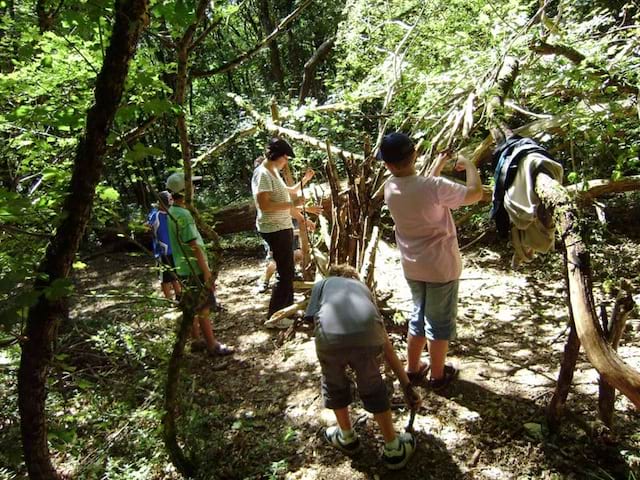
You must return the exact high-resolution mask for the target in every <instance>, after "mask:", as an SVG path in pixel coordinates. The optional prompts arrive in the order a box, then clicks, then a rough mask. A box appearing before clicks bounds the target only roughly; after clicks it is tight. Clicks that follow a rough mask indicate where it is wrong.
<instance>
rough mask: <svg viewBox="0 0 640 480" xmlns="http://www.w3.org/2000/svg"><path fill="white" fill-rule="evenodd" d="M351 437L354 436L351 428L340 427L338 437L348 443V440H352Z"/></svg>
mask: <svg viewBox="0 0 640 480" xmlns="http://www.w3.org/2000/svg"><path fill="white" fill-rule="evenodd" d="M353 437H354V433H353V428H350V429H349V430H342V429H340V438H341V439H342V440H344V441H345V442H347V443H350V440H353Z"/></svg>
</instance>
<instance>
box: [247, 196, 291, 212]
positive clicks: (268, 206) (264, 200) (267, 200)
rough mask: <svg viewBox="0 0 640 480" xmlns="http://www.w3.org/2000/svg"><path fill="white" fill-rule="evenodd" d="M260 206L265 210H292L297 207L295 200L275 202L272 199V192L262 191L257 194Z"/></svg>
mask: <svg viewBox="0 0 640 480" xmlns="http://www.w3.org/2000/svg"><path fill="white" fill-rule="evenodd" d="M256 201H257V203H258V208H259V209H260V210H262V211H263V212H280V211H282V210H291V209H292V208H294V207H295V203H294V202H273V201H272V200H271V192H260V193H258V194H257V195H256Z"/></svg>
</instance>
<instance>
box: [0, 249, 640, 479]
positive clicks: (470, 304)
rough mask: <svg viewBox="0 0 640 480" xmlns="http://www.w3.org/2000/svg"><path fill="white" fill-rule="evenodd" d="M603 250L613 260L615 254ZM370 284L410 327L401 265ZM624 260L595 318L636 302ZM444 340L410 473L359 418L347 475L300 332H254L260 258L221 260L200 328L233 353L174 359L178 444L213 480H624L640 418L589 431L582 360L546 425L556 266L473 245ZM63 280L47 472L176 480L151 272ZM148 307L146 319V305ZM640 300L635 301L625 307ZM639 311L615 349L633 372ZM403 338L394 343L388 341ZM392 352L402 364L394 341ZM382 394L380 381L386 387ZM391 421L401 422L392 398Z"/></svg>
mask: <svg viewBox="0 0 640 480" xmlns="http://www.w3.org/2000/svg"><path fill="white" fill-rule="evenodd" d="M614 243H615V244H614ZM382 245H383V246H382V247H381V251H380V252H379V257H378V264H377V265H378V266H377V269H376V272H377V281H378V288H379V290H381V291H383V292H384V291H389V292H391V293H392V297H391V300H390V301H389V304H390V305H391V306H392V307H394V308H395V309H396V310H397V312H398V313H397V314H396V315H395V321H396V322H398V321H399V320H401V319H402V317H403V316H405V317H406V313H407V312H408V310H409V304H410V299H409V296H408V288H407V286H406V284H405V282H404V279H403V277H402V273H401V267H400V264H399V259H398V255H397V252H396V251H395V249H393V248H392V247H389V246H387V244H382ZM638 247H639V246H638V244H637V242H636V241H631V240H629V239H626V238H622V239H618V240H616V241H615V242H610V243H609V244H608V245H607V246H606V247H605V248H604V249H603V251H602V252H600V253H599V254H598V255H596V256H594V258H593V266H594V271H595V272H598V275H597V278H595V279H594V280H595V281H594V292H595V293H596V295H597V301H598V302H600V301H602V302H605V303H606V305H607V308H608V309H609V311H610V310H611V303H612V297H611V296H610V295H607V294H604V293H602V292H604V291H607V290H608V289H609V287H608V286H607V285H608V283H607V282H609V284H611V283H612V280H615V279H616V278H618V277H626V278H630V279H631V280H632V281H633V282H634V286H635V287H636V288H635V291H636V292H637V291H638V287H639V285H638V284H639V283H640V277H639V276H638V272H640V258H638V251H640V249H639V248H638ZM463 260H464V265H465V268H464V272H463V276H462V279H461V283H460V302H459V312H458V313H459V316H458V318H459V320H458V339H457V340H456V341H455V342H452V345H451V352H450V359H451V361H453V362H454V363H455V364H456V365H457V366H458V367H459V368H460V371H461V375H460V378H459V380H457V381H456V382H455V383H454V384H453V385H451V386H450V387H449V389H448V390H446V391H445V392H444V393H442V394H439V395H436V394H434V393H432V392H425V391H422V393H423V397H424V401H423V406H422V407H421V409H420V411H419V413H418V416H417V418H416V420H415V424H414V428H415V431H416V436H417V440H418V449H417V452H416V454H415V456H414V458H413V459H412V460H411V462H410V463H409V465H408V467H407V468H406V469H405V470H403V471H400V472H389V471H387V470H385V468H384V467H383V466H382V465H381V463H380V460H379V456H380V450H381V446H382V440H381V437H380V435H379V433H378V430H377V428H376V425H375V423H374V422H373V419H372V418H371V415H368V414H367V413H366V412H365V411H364V410H363V409H362V405H361V403H360V402H359V401H357V402H356V403H355V404H354V408H353V409H352V418H353V420H354V422H355V425H356V427H355V428H356V431H357V432H358V434H359V435H360V437H361V440H362V441H363V448H362V449H361V450H360V452H359V453H358V454H357V455H356V456H354V457H352V458H349V457H347V456H345V455H343V454H342V453H341V452H339V451H336V450H334V449H332V448H331V447H329V446H328V445H326V444H325V443H324V441H323V439H322V430H323V428H324V427H325V426H327V425H331V424H333V422H334V419H333V418H332V415H331V412H330V411H327V410H325V409H323V407H322V399H321V396H320V390H319V376H320V374H319V372H320V370H319V366H318V363H317V361H316V358H315V351H314V344H313V338H312V336H311V333H312V331H311V329H310V328H309V327H305V326H304V325H303V326H302V327H300V328H298V329H297V330H296V331H293V332H291V331H290V332H289V333H290V335H288V336H285V330H269V329H266V328H265V327H264V325H263V322H264V319H265V311H266V306H267V302H268V299H269V295H268V294H259V293H257V292H256V283H257V281H258V279H259V277H260V275H261V273H262V271H263V267H264V263H263V260H262V258H261V256H260V254H259V253H258V252H257V251H252V252H247V251H238V250H235V251H234V250H229V251H227V252H226V253H225V256H224V258H223V261H222V269H221V272H220V276H219V282H218V292H217V293H218V298H219V301H220V302H221V304H222V306H223V309H222V311H220V312H218V313H217V314H216V316H215V320H214V325H215V330H216V333H217V335H218V336H219V337H220V339H221V340H222V341H224V342H226V343H228V344H230V345H233V346H235V347H236V349H237V352H236V354H235V355H234V356H233V357H231V358H225V359H220V358H208V357H205V356H204V355H202V354H201V353H190V352H187V355H186V362H185V364H184V369H183V374H182V383H181V386H180V388H181V392H182V394H181V409H180V412H179V418H178V428H179V435H180V437H181V440H182V446H183V448H184V450H185V452H187V454H188V455H189V456H190V457H192V458H193V460H194V461H195V463H196V464H197V465H198V466H199V469H200V472H201V476H202V478H211V479H277V478H284V479H305V480H312V479H327V480H329V479H338V480H341V479H345V480H346V479H350V480H351V479H426V478H430V479H515V478H517V479H525V478H530V479H551V478H553V479H560V478H576V479H578V478H595V479H625V480H629V479H637V478H640V474H639V473H638V472H640V414H639V413H638V412H637V411H635V410H634V408H633V406H632V405H631V403H630V402H629V401H628V400H627V399H626V398H625V397H622V396H619V397H618V400H617V402H616V414H615V428H614V430H613V431H609V430H607V429H606V428H605V427H604V426H603V425H602V424H601V422H600V421H599V420H598V419H597V388H598V387H597V378H598V377H597V373H596V371H595V370H594V369H593V368H592V367H591V366H590V364H589V363H588V361H587V360H586V358H585V357H584V355H582V354H581V356H580V359H579V362H578V365H577V369H576V372H575V377H574V382H573V386H572V390H571V393H570V396H569V399H568V402H567V405H566V410H565V417H564V418H563V421H562V424H561V426H560V428H559V430H558V431H556V432H551V431H549V429H548V427H547V425H546V422H545V407H546V406H547V404H548V402H549V400H550V398H551V395H552V393H553V390H554V387H555V380H556V377H557V374H558V370H559V365H560V361H561V357H562V350H563V348H564V343H565V341H566V338H567V333H568V329H567V316H568V313H567V307H566V303H565V302H566V294H565V285H564V279H563V273H562V258H561V255H560V254H559V253H551V254H548V255H546V256H544V257H539V258H537V259H536V260H534V262H533V263H531V264H529V265H526V266H524V267H522V268H521V269H519V270H513V269H511V268H510V266H509V261H510V258H509V253H508V252H506V251H504V250H496V248H495V247H493V246H489V245H488V244H486V243H485V244H481V243H480V242H478V243H476V244H475V245H474V246H473V247H472V248H470V249H468V250H465V251H464V252H463ZM87 264H88V265H87V268H86V269H84V270H81V271H79V272H78V273H77V276H76V280H75V281H76V291H77V294H78V295H77V296H76V301H75V303H74V304H73V305H72V309H71V313H70V321H69V322H67V323H65V324H64V325H63V327H62V329H61V336H60V343H59V345H58V346H57V351H58V352H59V353H58V354H57V355H56V360H55V362H54V367H53V370H52V372H51V378H50V400H49V409H50V419H51V420H50V432H49V438H50V443H51V447H52V452H54V455H55V457H54V459H55V462H56V464H57V465H58V466H59V467H60V468H61V469H62V470H63V471H65V472H67V473H69V474H70V475H73V476H74V477H75V478H87V479H94V478H106V479H112V478H122V479H135V478H141V479H143V478H144V479H148V478H152V479H173V478H180V476H179V475H178V473H177V472H176V471H175V469H174V467H173V466H172V464H171V463H170V461H169V458H168V456H167V454H166V451H165V450H164V448H163V443H162V423H161V421H162V416H163V394H164V390H163V389H164V383H165V377H166V365H167V362H168V357H169V355H170V352H171V349H172V347H173V340H174V338H175V336H174V334H175V326H176V324H177V321H178V318H179V316H180V313H179V311H178V310H177V309H176V308H175V307H174V306H172V305H170V304H167V303H166V302H164V301H163V300H162V299H160V298H159V291H158V290H159V289H158V288H157V283H156V281H157V276H156V274H155V273H154V272H152V271H151V268H150V265H151V262H150V260H149V259H148V258H147V257H145V256H141V255H133V254H126V253H117V254H111V255H107V256H103V257H100V258H96V259H95V260H92V261H87ZM148 295H151V296H153V297H155V298H156V300H155V301H151V302H150V301H149V300H148V299H147V296H148ZM636 300H637V297H636ZM637 312H638V310H637V309H636V310H635V311H634V312H633V313H632V315H631V319H630V321H629V323H628V328H627V329H626V331H625V334H624V337H623V340H622V342H621V346H620V349H619V351H620V354H621V356H622V357H623V358H624V359H625V360H626V361H627V362H628V363H629V364H631V365H632V366H634V367H635V368H636V369H640V342H639V340H640V320H638V318H639V315H638V313H637ZM400 325H402V324H401V323H400ZM393 330H394V332H393V333H392V334H391V337H392V341H393V343H394V345H395V347H396V350H397V352H398V354H399V355H400V357H401V359H403V360H404V358H405V357H404V350H405V340H404V335H403V334H402V333H398V332H401V330H402V327H401V326H400V327H399V328H398V329H397V330H398V332H395V330H396V329H393ZM17 358H18V352H17V351H14V352H13V353H11V352H9V354H5V355H4V356H0V385H2V387H0V389H1V390H0V393H1V394H2V395H0V414H1V415H2V417H0V479H3V480H4V479H14V478H24V467H23V466H22V463H21V460H20V447H19V427H18V421H17V420H18V419H17V413H16V410H17V409H16V407H15V375H14V373H15V370H16V368H17ZM390 381H391V380H390ZM395 387H396V388H395V391H394V393H393V400H392V402H393V405H394V408H393V415H394V419H395V424H396V427H397V428H398V430H402V429H403V428H404V425H405V424H406V422H407V419H408V412H407V411H406V409H405V408H404V406H403V405H402V396H401V395H400V393H399V392H398V388H397V382H395Z"/></svg>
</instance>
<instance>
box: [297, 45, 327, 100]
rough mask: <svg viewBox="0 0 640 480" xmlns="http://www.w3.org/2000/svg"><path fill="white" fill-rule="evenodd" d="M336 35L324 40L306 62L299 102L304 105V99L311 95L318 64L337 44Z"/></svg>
mask: <svg viewBox="0 0 640 480" xmlns="http://www.w3.org/2000/svg"><path fill="white" fill-rule="evenodd" d="M335 41H336V39H335V37H331V38H329V39H327V40H325V41H324V42H322V45H320V46H319V47H318V49H317V50H316V51H315V52H314V54H313V55H312V56H311V58H310V59H309V60H308V61H307V63H305V64H304V73H303V75H302V86H301V87H300V95H299V96H298V104H299V105H302V102H304V99H305V98H307V95H309V90H311V84H312V82H313V78H314V75H315V73H316V68H318V64H319V63H320V62H321V61H323V60H324V59H325V58H327V56H328V55H329V53H331V50H333V45H334V44H335Z"/></svg>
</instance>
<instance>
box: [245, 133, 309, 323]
mask: <svg viewBox="0 0 640 480" xmlns="http://www.w3.org/2000/svg"><path fill="white" fill-rule="evenodd" d="M265 157H266V159H265V160H264V161H263V162H262V163H261V164H260V165H259V166H258V167H257V168H256V169H255V170H254V172H253V178H252V179H251V191H252V193H253V199H254V201H255V204H256V210H257V213H258V214H257V218H256V227H257V229H258V232H259V233H260V235H261V236H262V238H264V240H265V241H266V242H267V244H268V245H269V248H270V249H271V252H272V253H273V259H274V260H275V262H276V268H277V270H278V277H279V278H278V281H277V282H276V284H275V286H274V288H273V292H272V293H271V300H270V302H269V312H268V316H269V317H271V315H273V314H274V313H275V312H277V311H278V310H280V309H282V308H284V307H287V306H289V305H291V304H292V303H293V276H294V271H295V266H294V261H293V224H292V222H291V216H292V215H294V216H298V215H299V214H298V212H297V209H296V206H297V204H298V203H299V201H301V200H302V199H301V198H299V197H295V198H296V200H292V198H291V194H294V195H296V194H297V193H298V192H300V190H301V189H302V187H304V185H306V184H307V183H308V182H309V180H311V178H312V177H313V175H314V171H313V170H312V169H308V170H307V171H306V172H305V174H304V176H303V177H302V181H300V182H299V183H297V184H295V185H293V186H292V187H289V186H287V184H286V183H285V182H284V180H282V177H281V176H280V170H282V169H283V168H284V166H285V165H286V164H287V162H288V161H289V158H290V157H291V158H293V157H295V154H294V153H293V149H292V148H291V145H289V144H288V143H287V142H286V141H285V140H283V139H281V138H272V139H271V141H270V142H269V145H268V146H267V150H266V155H265Z"/></svg>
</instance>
